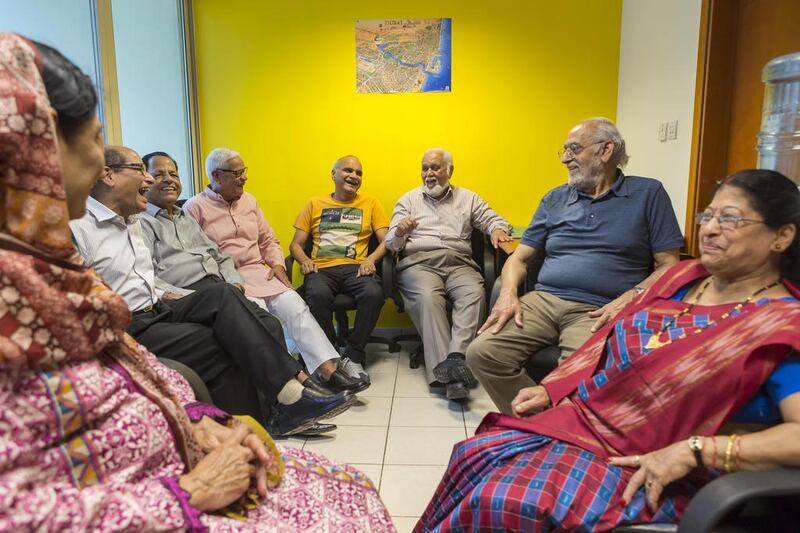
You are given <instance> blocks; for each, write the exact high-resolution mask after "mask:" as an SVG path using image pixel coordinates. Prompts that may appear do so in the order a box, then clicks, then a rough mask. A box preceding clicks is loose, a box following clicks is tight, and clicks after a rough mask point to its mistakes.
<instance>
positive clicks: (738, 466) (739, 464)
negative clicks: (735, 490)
mask: <svg viewBox="0 0 800 533" xmlns="http://www.w3.org/2000/svg"><path fill="white" fill-rule="evenodd" d="M741 451H742V436H741V435H738V436H737V437H736V453H735V454H734V460H733V462H734V464H735V465H736V470H741V469H742V462H741V456H740V455H739V452H741Z"/></svg>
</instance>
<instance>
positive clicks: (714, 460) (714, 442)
mask: <svg viewBox="0 0 800 533" xmlns="http://www.w3.org/2000/svg"><path fill="white" fill-rule="evenodd" d="M711 445H712V446H714V453H713V454H712V455H711V468H716V467H717V439H716V437H711Z"/></svg>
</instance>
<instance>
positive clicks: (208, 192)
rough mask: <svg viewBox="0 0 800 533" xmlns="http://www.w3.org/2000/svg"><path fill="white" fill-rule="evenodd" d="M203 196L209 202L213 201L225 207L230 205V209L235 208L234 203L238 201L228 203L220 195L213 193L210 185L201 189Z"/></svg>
mask: <svg viewBox="0 0 800 533" xmlns="http://www.w3.org/2000/svg"><path fill="white" fill-rule="evenodd" d="M203 195H204V196H205V197H206V198H208V199H210V200H213V201H215V202H220V203H222V204H223V205H226V206H227V205H230V206H231V207H236V203H237V202H238V201H239V200H236V201H234V202H231V203H228V201H227V200H226V199H225V198H223V197H222V195H221V194H217V193H216V192H214V189H212V188H211V185H208V186H206V188H205V189H203Z"/></svg>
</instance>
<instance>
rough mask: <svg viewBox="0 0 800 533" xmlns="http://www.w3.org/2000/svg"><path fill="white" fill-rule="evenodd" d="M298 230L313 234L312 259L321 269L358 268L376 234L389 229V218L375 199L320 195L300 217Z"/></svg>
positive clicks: (296, 227) (307, 206)
mask: <svg viewBox="0 0 800 533" xmlns="http://www.w3.org/2000/svg"><path fill="white" fill-rule="evenodd" d="M294 227H295V229H299V230H300V231H305V232H307V233H309V234H311V239H312V242H313V247H312V249H311V256H310V257H311V259H313V260H314V263H316V265H317V267H318V268H326V267H332V266H338V265H358V264H361V262H362V261H363V260H364V259H366V258H367V255H368V254H367V247H368V246H369V239H370V237H372V234H373V233H374V232H375V231H376V230H379V229H381V228H388V227H389V217H387V216H386V211H384V210H383V206H382V205H381V203H380V202H379V201H378V200H377V199H375V198H373V197H372V196H365V195H362V194H358V195H356V197H355V199H354V200H353V201H352V202H339V201H338V200H334V199H333V196H331V195H328V196H317V197H315V198H312V199H311V200H310V201H309V202H308V203H307V204H306V206H305V207H304V208H303V210H302V211H301V212H300V214H299V215H297V220H295V221H294Z"/></svg>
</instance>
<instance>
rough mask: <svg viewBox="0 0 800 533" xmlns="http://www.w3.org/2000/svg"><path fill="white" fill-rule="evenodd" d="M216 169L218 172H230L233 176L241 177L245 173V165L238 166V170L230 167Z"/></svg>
mask: <svg viewBox="0 0 800 533" xmlns="http://www.w3.org/2000/svg"><path fill="white" fill-rule="evenodd" d="M217 170H219V171H220V172H230V173H231V174H233V176H234V177H235V178H241V177H242V176H245V175H247V167H244V168H240V169H239V170H234V169H232V168H218V169H217Z"/></svg>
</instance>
